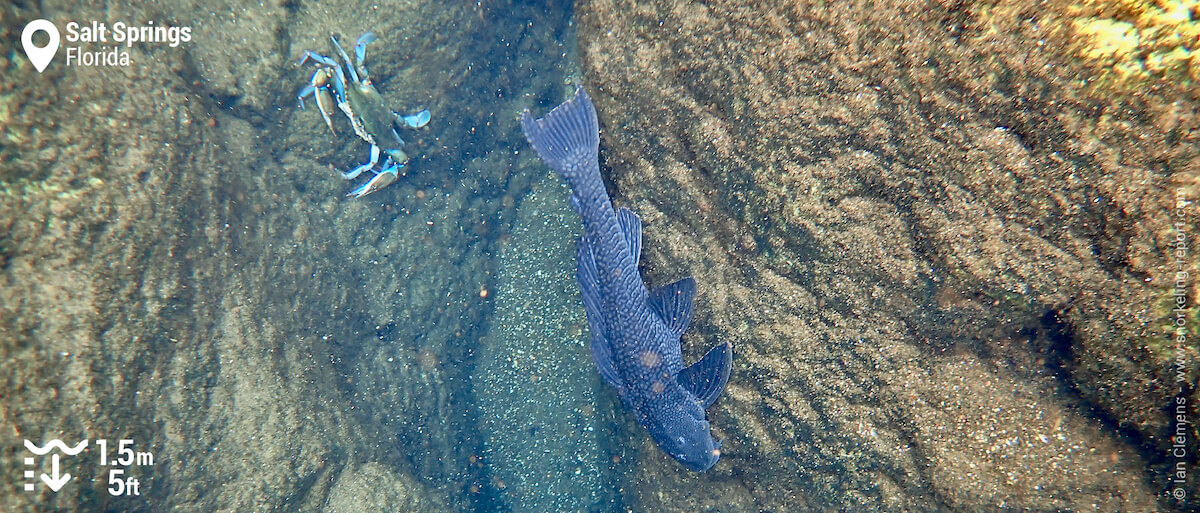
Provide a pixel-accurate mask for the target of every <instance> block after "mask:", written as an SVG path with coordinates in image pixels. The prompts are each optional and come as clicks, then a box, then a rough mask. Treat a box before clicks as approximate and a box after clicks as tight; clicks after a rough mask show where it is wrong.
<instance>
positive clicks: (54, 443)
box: [25, 438, 88, 456]
mask: <svg viewBox="0 0 1200 513" xmlns="http://www.w3.org/2000/svg"><path fill="white" fill-rule="evenodd" d="M87 444H88V441H87V440H86V439H85V440H84V441H82V442H79V444H78V445H76V446H75V448H74V449H72V448H69V447H67V444H64V443H63V441H62V440H59V439H57V438H55V439H54V440H51V441H50V443H48V444H46V446H45V447H38V446H36V445H34V444H33V442H30V441H29V439H25V448H26V449H29V452H32V453H34V454H36V455H38V456H45V455H46V453H48V452H50V451H51V450H53V449H54V448H55V447H57V448H58V450H60V451H62V452H63V454H66V455H67V456H74V455H76V454H79V453H80V452H83V450H84V449H85V448H87Z"/></svg>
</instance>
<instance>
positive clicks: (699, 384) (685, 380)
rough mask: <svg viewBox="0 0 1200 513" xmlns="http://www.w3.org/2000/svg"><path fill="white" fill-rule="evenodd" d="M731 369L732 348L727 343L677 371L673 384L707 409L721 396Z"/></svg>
mask: <svg viewBox="0 0 1200 513" xmlns="http://www.w3.org/2000/svg"><path fill="white" fill-rule="evenodd" d="M732 368H733V348H732V347H731V346H730V345H729V342H726V343H724V344H721V345H719V346H717V347H714V348H712V349H710V350H709V351H708V354H706V355H704V358H701V359H700V361H698V362H696V363H693V364H691V365H689V366H688V367H687V368H685V369H683V370H681V371H679V376H677V377H676V378H675V382H677V383H679V386H681V387H683V388H684V389H685V390H687V391H689V392H691V393H692V395H695V396H696V399H699V400H700V404H701V405H703V406H704V407H705V408H708V407H709V406H711V405H712V403H714V402H716V400H717V398H718V397H720V396H721V391H723V390H725V384H726V383H728V382H729V371H730V369H732Z"/></svg>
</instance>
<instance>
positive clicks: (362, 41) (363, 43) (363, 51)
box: [354, 32, 379, 66]
mask: <svg viewBox="0 0 1200 513" xmlns="http://www.w3.org/2000/svg"><path fill="white" fill-rule="evenodd" d="M376 39H379V38H377V37H375V33H374V32H366V33H363V35H361V36H358V41H355V42H354V57H355V58H356V59H358V60H356V61H354V63H355V64H357V65H359V66H362V61H363V59H365V58H366V57H367V44H368V43H371V42H373V41H375V40H376Z"/></svg>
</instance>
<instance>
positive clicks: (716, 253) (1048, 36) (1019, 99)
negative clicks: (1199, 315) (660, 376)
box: [580, 0, 1200, 511]
mask: <svg viewBox="0 0 1200 513" xmlns="http://www.w3.org/2000/svg"><path fill="white" fill-rule="evenodd" d="M993 7H994V6H992V5H991V4H986V3H980V4H967V5H955V6H952V7H946V6H943V5H941V4H936V3H921V4H904V3H895V4H891V3H885V4H877V3H876V4H870V5H866V4H864V5H846V4H824V3H807V2H796V3H783V4H770V5H764V4H762V3H757V2H741V1H736V0H734V1H722V2H718V3H715V4H711V3H710V4H704V5H701V4H679V3H674V2H638V3H629V2H618V1H612V0H597V1H592V2H588V3H586V4H585V5H584V6H583V7H582V8H581V9H582V12H581V15H580V51H581V54H582V56H583V62H584V73H585V76H586V77H587V79H588V80H587V82H588V84H589V85H590V90H591V91H593V98H594V99H595V100H596V104H597V108H598V110H599V112H600V118H601V125H602V141H603V142H602V153H603V154H604V155H605V162H606V163H607V164H608V165H609V166H610V167H611V178H612V181H613V182H614V183H615V185H616V191H615V192H616V195H615V196H616V202H617V203H618V204H623V205H625V206H628V207H630V208H631V209H633V210H635V211H637V212H639V214H641V216H642V219H643V220H644V221H645V222H646V223H647V229H646V230H645V233H646V242H645V244H644V247H645V248H646V249H645V251H646V255H645V257H644V259H643V262H644V265H645V266H647V270H648V271H649V274H650V277H651V278H650V281H655V279H656V278H657V277H658V276H666V275H672V276H673V275H678V274H683V272H680V269H686V270H688V271H690V272H691V273H692V274H694V275H695V277H696V279H697V282H698V283H699V290H698V302H699V303H698V308H697V313H696V321H695V325H696V327H697V330H696V332H695V334H694V335H691V338H690V339H689V337H685V344H684V347H685V355H689V354H690V355H692V358H695V357H696V356H698V351H699V348H702V347H706V346H709V345H711V342H708V341H707V339H711V338H714V337H715V338H719V339H722V340H730V341H732V342H734V345H735V354H736V355H737V358H736V360H735V365H734V375H733V377H732V378H731V379H730V390H729V392H728V395H727V396H726V397H725V398H723V399H722V400H721V401H719V402H718V403H717V406H716V407H715V410H714V411H713V412H712V414H711V419H712V422H713V426H714V429H715V430H716V431H717V432H718V436H719V437H721V436H723V437H724V438H725V439H726V445H725V450H723V455H722V463H721V464H718V465H717V467H716V468H715V469H714V470H713V471H712V472H710V473H708V474H704V475H701V476H695V475H680V474H678V473H677V472H675V471H674V470H673V469H672V468H670V465H667V464H666V462H665V459H664V458H662V457H661V455H657V454H655V453H654V452H653V451H646V452H643V454H646V455H647V459H646V460H645V461H642V462H641V463H642V465H640V466H639V469H640V473H639V474H638V476H637V477H636V478H633V479H631V480H630V481H629V484H628V487H629V488H630V489H632V490H635V493H636V497H637V499H636V501H631V502H637V501H640V502H641V503H643V504H648V505H649V506H647V509H648V510H660V511H676V510H679V511H682V510H697V509H700V510H712V511H726V510H748V509H762V510H797V509H805V508H811V509H855V510H864V511H871V510H876V511H913V510H940V509H962V510H988V509H1001V508H1017V509H1026V510H1041V511H1046V510H1062V509H1099V510H1105V511H1128V510H1153V509H1169V508H1174V507H1186V506H1187V504H1186V503H1182V502H1176V501H1175V500H1174V499H1172V498H1162V499H1158V500H1157V501H1156V494H1157V492H1158V491H1159V490H1160V487H1162V486H1165V484H1164V483H1165V482H1166V479H1165V477H1166V475H1165V474H1164V473H1163V471H1164V470H1165V469H1164V466H1163V465H1162V464H1161V462H1162V461H1163V459H1164V455H1165V454H1168V451H1169V443H1168V441H1167V439H1166V437H1165V435H1166V434H1167V432H1168V430H1169V429H1173V428H1174V423H1173V421H1172V418H1171V417H1168V416H1167V415H1165V414H1164V413H1163V409H1164V408H1166V407H1167V406H1168V405H1169V404H1171V401H1172V399H1173V396H1175V395H1176V394H1177V393H1180V391H1182V393H1183V394H1185V395H1186V396H1187V397H1186V399H1187V401H1188V404H1195V403H1196V400H1197V397H1196V396H1195V392H1194V390H1195V388H1194V383H1195V375H1194V373H1192V372H1191V371H1190V370H1187V369H1191V368H1194V365H1193V364H1192V363H1185V365H1184V367H1183V369H1185V372H1184V375H1183V381H1182V382H1181V383H1178V384H1177V383H1176V381H1175V379H1176V376H1175V375H1174V374H1173V373H1172V371H1171V369H1170V367H1169V365H1170V364H1171V363H1172V362H1173V360H1171V359H1168V354H1170V355H1172V356H1171V357H1172V358H1173V357H1174V356H1173V355H1176V354H1178V355H1179V357H1180V358H1181V360H1182V361H1184V362H1193V363H1194V361H1195V358H1196V355H1197V352H1196V346H1195V343H1194V341H1191V342H1187V343H1185V344H1182V345H1180V346H1179V348H1178V352H1176V350H1175V348H1174V346H1173V345H1172V346H1171V348H1170V351H1169V352H1168V351H1163V344H1162V341H1161V338H1162V337H1163V333H1162V331H1161V329H1162V325H1163V324H1162V321H1163V319H1164V312H1163V310H1162V307H1161V304H1162V301H1161V298H1162V297H1163V294H1164V293H1165V292H1169V290H1170V287H1171V285H1170V281H1171V278H1172V277H1173V273H1174V270H1175V269H1174V265H1175V264H1174V263H1173V262H1171V261H1169V260H1167V259H1166V258H1164V256H1163V255H1164V251H1165V250H1166V249H1167V247H1168V243H1169V242H1168V241H1170V240H1173V238H1174V235H1173V233H1174V230H1176V228H1175V227H1173V225H1172V224H1171V222H1172V216H1171V215H1170V214H1169V213H1170V212H1172V211H1173V209H1174V207H1175V205H1176V200H1175V197H1176V194H1177V193H1179V194H1182V195H1183V196H1184V197H1187V198H1196V197H1198V195H1200V180H1198V175H1197V171H1196V170H1197V169H1200V153H1198V152H1197V149H1196V145H1195V143H1196V140H1195V138H1196V135H1195V134H1196V133H1197V132H1196V129H1197V127H1198V125H1200V123H1198V120H1197V118H1196V115H1195V112H1196V100H1195V97H1194V96H1193V95H1191V94H1190V93H1189V92H1188V91H1186V90H1184V89H1181V88H1178V87H1177V86H1175V85H1173V84H1171V83H1163V84H1161V85H1160V87H1159V88H1158V89H1156V90H1155V91H1154V93H1153V94H1144V95H1141V96H1139V97H1137V98H1133V99H1113V98H1108V97H1104V96H1095V97H1094V96H1091V95H1093V94H1100V93H1097V92H1096V91H1095V90H1093V89H1090V88H1088V87H1086V86H1085V85H1084V84H1083V83H1082V81H1081V80H1080V79H1079V78H1080V77H1086V76H1087V68H1086V65H1085V64H1083V63H1080V62H1079V61H1078V60H1077V59H1076V56H1075V55H1076V54H1075V53H1074V52H1075V47H1074V46H1073V42H1072V41H1070V40H1067V39H1065V38H1064V36H1063V35H1062V34H1063V33H1062V32H1059V31H1058V27H1061V26H1064V24H1065V23H1068V20H1067V15H1066V14H1064V13H1066V12H1067V6H1066V5H1057V6H1055V5H1051V6H1049V8H1046V7H1039V8H1037V9H1033V8H1022V7H1013V8H1011V9H999V8H993ZM1118 102H1120V103H1118ZM1195 215H1196V211H1195V206H1194V205H1192V204H1188V206H1185V207H1183V209H1182V220H1183V224H1182V225H1180V226H1181V227H1180V228H1178V229H1179V230H1182V231H1184V232H1188V233H1192V232H1194V230H1193V228H1194V226H1195V223H1194V220H1195ZM1182 266H1183V268H1184V269H1185V270H1189V271H1191V272H1192V274H1193V275H1194V272H1195V261H1194V259H1190V260H1186V261H1184V262H1183V263H1182ZM1186 290H1194V289H1193V288H1192V285H1191V283H1189V284H1188V286H1187V287H1186ZM1189 293H1190V292H1189ZM1156 305H1159V306H1156ZM1185 308H1187V309H1188V310H1187V311H1189V312H1191V311H1194V306H1192V303H1191V301H1190V300H1189V301H1188V302H1187V304H1186V305H1185ZM1188 315H1191V314H1190V313H1189V314H1188ZM689 340H690V341H689ZM1189 411H1190V410H1189ZM1043 438H1044V439H1043ZM1016 462H1026V463H1022V464H1018V463H1016ZM1188 486H1190V487H1191V488H1192V489H1194V488H1195V486H1194V484H1189V485H1188ZM1160 497H1166V496H1165V495H1162V496H1160Z"/></svg>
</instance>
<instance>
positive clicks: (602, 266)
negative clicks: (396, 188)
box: [521, 87, 733, 472]
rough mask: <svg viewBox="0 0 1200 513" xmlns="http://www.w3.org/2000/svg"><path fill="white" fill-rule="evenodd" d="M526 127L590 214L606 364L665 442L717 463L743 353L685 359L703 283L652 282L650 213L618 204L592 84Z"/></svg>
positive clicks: (582, 246) (587, 289)
mask: <svg viewBox="0 0 1200 513" xmlns="http://www.w3.org/2000/svg"><path fill="white" fill-rule="evenodd" d="M521 127H522V129H523V130H524V132H525V137H526V138H527V139H528V140H529V142H530V144H531V145H533V147H534V149H535V150H537V153H538V155H539V156H540V157H541V158H542V161H544V162H545V163H546V165H548V166H549V167H550V168H551V169H554V170H555V171H556V172H557V173H558V174H559V175H561V176H562V177H563V178H564V179H565V180H566V181H567V184H568V185H569V186H570V187H571V191H572V193H571V199H570V201H571V207H572V208H573V209H574V210H575V211H576V212H577V213H579V215H580V217H582V218H583V226H584V234H583V236H582V237H580V239H579V246H578V252H577V255H576V257H577V258H576V260H577V268H576V272H575V276H576V278H577V279H578V281H579V288H580V295H581V297H582V299H583V305H584V309H585V310H586V312H587V319H588V327H589V330H590V332H591V335H592V339H591V343H590V344H589V347H590V350H591V353H592V359H593V361H594V362H595V364H596V369H597V370H598V371H599V372H600V375H601V377H603V378H604V381H605V382H606V383H608V384H609V385H610V386H612V387H613V388H615V389H616V390H617V393H618V394H619V395H620V397H621V401H622V403H624V405H625V406H626V408H627V409H628V410H629V411H630V413H632V414H633V416H634V417H635V418H637V420H638V422H639V423H641V424H642V426H644V427H645V428H646V431H647V432H648V433H649V434H650V437H651V438H652V439H653V440H654V442H655V443H656V444H657V445H658V447H659V448H660V449H662V450H663V451H664V452H666V453H667V454H669V455H670V456H671V457H672V458H674V459H675V460H676V461H678V462H679V463H681V464H682V465H684V466H685V467H687V468H689V469H691V470H694V471H697V472H703V471H706V470H708V469H710V468H712V466H713V465H715V464H716V462H717V460H718V458H720V455H721V451H720V447H721V444H720V442H718V441H717V440H715V439H714V438H713V436H712V433H711V431H710V427H709V423H708V419H707V415H706V414H705V409H706V408H708V407H709V406H710V405H712V403H713V402H715V401H716V399H717V397H719V396H720V395H721V392H722V391H723V390H724V388H725V383H726V382H727V381H728V379H729V371H730V368H731V364H732V361H733V351H732V348H731V347H730V345H729V344H728V343H724V344H721V345H719V346H717V347H715V348H713V349H712V350H711V351H709V352H708V354H706V355H705V356H704V357H703V358H701V359H700V361H698V362H696V363H694V364H692V365H690V366H685V365H684V363H683V354H682V350H681V346H680V337H681V336H682V335H683V332H684V330H686V329H687V327H688V323H689V322H690V321H691V318H692V299H693V297H694V296H695V292H696V282H695V281H694V280H693V279H692V278H684V279H681V280H679V281H676V282H674V283H671V284H669V285H665V286H662V287H657V288H654V289H647V287H646V285H645V283H644V282H643V281H642V277H641V274H640V273H639V272H638V267H637V266H638V257H639V255H640V253H641V247H642V225H641V219H639V218H638V216H637V214H635V213H633V212H632V211H630V210H628V209H625V208H622V209H619V210H617V209H613V207H612V202H611V200H610V199H609V196H608V191H606V190H605V188H604V182H603V180H602V179H601V177H600V163H599V160H598V154H599V145H600V134H599V124H598V122H597V119H596V109H595V107H594V106H593V105H592V101H591V98H589V97H588V94H587V91H585V90H584V89H583V87H578V88H577V89H576V92H575V97H574V98H572V99H570V100H568V101H566V102H564V103H562V104H561V105H559V106H558V107H555V108H554V109H553V110H551V111H550V112H549V113H548V114H546V116H545V117H542V118H539V119H534V118H533V116H532V115H530V114H529V112H528V111H526V112H525V113H524V114H522V116H521Z"/></svg>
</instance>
